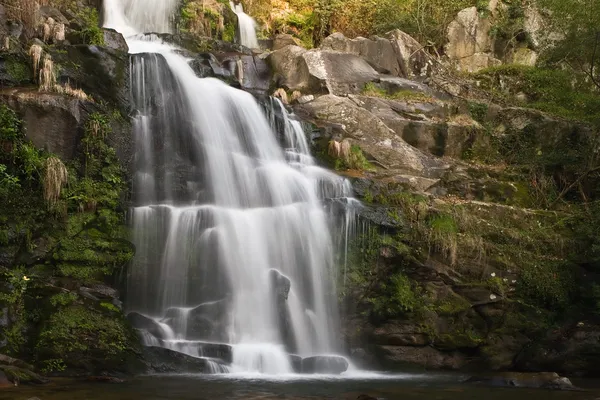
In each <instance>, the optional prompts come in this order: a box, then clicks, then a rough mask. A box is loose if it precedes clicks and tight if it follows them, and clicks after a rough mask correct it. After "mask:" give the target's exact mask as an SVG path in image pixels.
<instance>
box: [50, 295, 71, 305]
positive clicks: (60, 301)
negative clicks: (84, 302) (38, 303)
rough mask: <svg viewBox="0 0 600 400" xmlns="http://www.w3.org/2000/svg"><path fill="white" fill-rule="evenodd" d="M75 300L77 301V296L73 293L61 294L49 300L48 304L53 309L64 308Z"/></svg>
mask: <svg viewBox="0 0 600 400" xmlns="http://www.w3.org/2000/svg"><path fill="white" fill-rule="evenodd" d="M75 300H77V294H75V293H73V292H61V293H59V294H55V295H54V296H52V297H51V298H50V304H52V305H53V306H54V307H64V306H68V305H70V304H71V303H73V302H74V301H75Z"/></svg>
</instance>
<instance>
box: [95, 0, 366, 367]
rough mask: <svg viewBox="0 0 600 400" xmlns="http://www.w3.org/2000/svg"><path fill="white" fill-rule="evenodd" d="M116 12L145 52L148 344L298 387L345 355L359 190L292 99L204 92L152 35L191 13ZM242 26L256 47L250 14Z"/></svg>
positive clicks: (138, 205) (144, 303)
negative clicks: (291, 107) (294, 380)
mask: <svg viewBox="0 0 600 400" xmlns="http://www.w3.org/2000/svg"><path fill="white" fill-rule="evenodd" d="M104 6H105V16H106V21H105V26H107V27H111V28H114V29H116V30H118V31H120V32H122V33H123V34H124V36H126V40H127V42H128V45H129V48H130V53H132V55H131V97H132V101H133V105H134V108H135V116H134V118H133V124H134V132H135V145H136V159H135V167H134V169H135V171H134V173H135V174H134V186H133V192H134V199H135V206H134V207H133V209H132V211H131V215H132V217H131V219H132V224H133V230H134V243H135V245H136V249H137V253H136V257H135V260H134V262H133V265H132V266H131V269H130V272H129V276H128V287H127V299H126V309H127V312H130V313H135V315H136V316H138V317H139V320H142V321H146V320H144V318H145V317H148V320H147V321H146V322H145V323H146V324H147V328H146V329H142V334H143V337H144V340H145V344H146V345H154V346H163V347H167V348H171V349H173V350H177V351H180V352H183V353H187V354H189V355H193V356H196V357H207V358H210V359H211V360H212V361H214V371H213V372H237V373H264V374H291V373H293V372H294V371H295V368H294V360H298V359H300V358H302V357H305V358H306V357H309V356H315V355H332V354H341V353H342V344H341V343H340V342H341V340H340V334H339V332H340V329H339V316H338V311H337V301H338V300H337V289H336V280H337V274H338V271H337V265H338V262H337V256H338V253H337V251H338V250H339V249H340V248H342V249H343V248H344V242H345V241H347V239H348V231H349V225H350V224H349V223H348V221H351V220H352V219H353V211H352V210H353V207H352V205H354V204H357V202H356V201H355V200H353V199H352V198H351V193H352V190H351V186H350V184H349V182H347V181H346V180H345V179H343V178H341V177H339V176H337V175H335V174H333V173H331V172H329V171H327V170H325V169H322V168H320V167H318V166H317V165H316V163H315V162H314V160H313V158H312V156H311V155H310V152H309V143H308V141H307V136H306V134H305V132H304V131H303V130H302V126H301V124H300V123H299V122H298V121H295V120H294V119H293V117H292V116H290V115H288V113H287V111H286V110H285V108H284V107H283V105H282V104H281V103H280V102H279V101H278V100H275V99H270V100H268V101H267V102H265V103H264V104H262V105H261V104H259V103H258V102H257V101H256V99H255V98H254V97H253V96H252V95H251V94H249V93H246V92H243V91H240V90H237V89H234V88H231V87H229V86H228V85H226V84H224V83H222V82H221V81H219V80H216V79H212V78H207V79H200V78H198V77H197V76H196V75H195V73H194V71H193V70H192V68H191V67H190V66H189V64H188V60H187V59H185V58H184V57H182V56H181V55H179V54H178V53H177V52H176V49H175V48H174V47H173V46H171V45H169V44H166V43H163V42H162V41H161V40H160V39H158V38H157V37H156V36H155V35H145V34H144V33H143V32H158V33H160V32H169V31H170V29H171V22H170V21H171V16H172V15H173V14H174V12H175V9H176V7H177V1H175V0H143V1H142V0H126V1H123V2H120V1H118V0H105V1H104ZM232 6H233V5H232ZM236 13H237V14H238V17H240V29H241V31H242V35H241V36H242V41H244V40H245V39H244V37H245V35H246V34H245V33H244V32H245V30H247V27H246V28H244V27H243V26H242V25H243V24H244V22H243V21H244V17H243V16H246V15H245V14H243V11H242V10H240V9H238V10H236ZM246 17H248V16H246ZM248 18H250V17H248ZM253 23H254V22H253V21H252V24H253ZM252 30H253V35H254V41H256V35H255V33H254V26H253V25H252ZM243 44H245V45H247V46H249V47H257V46H258V45H257V43H256V46H254V44H253V43H249V42H246V43H243ZM334 227H336V228H335V229H334ZM333 232H335V235H334V234H333ZM340 244H341V245H340ZM228 348H230V349H231V353H232V354H231V357H230V358H231V359H230V360H226V361H223V358H227V357H224V356H223V354H225V353H227V350H226V349H228ZM215 354H217V356H215ZM290 354H294V355H296V356H291V355H290ZM212 361H211V362H212Z"/></svg>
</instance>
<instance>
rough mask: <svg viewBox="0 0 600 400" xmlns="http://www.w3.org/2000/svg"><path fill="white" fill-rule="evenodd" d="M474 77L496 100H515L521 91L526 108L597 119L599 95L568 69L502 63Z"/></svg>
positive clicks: (564, 115)
mask: <svg viewBox="0 0 600 400" xmlns="http://www.w3.org/2000/svg"><path fill="white" fill-rule="evenodd" d="M475 77H476V78H477V79H478V80H479V81H480V82H481V87H482V88H483V89H485V90H488V91H489V94H490V96H491V97H492V99H493V100H495V101H499V102H510V103H517V102H516V101H515V100H514V96H515V95H516V94H518V93H524V94H525V95H526V97H527V99H528V101H527V103H526V104H525V105H524V106H526V107H529V108H534V109H537V110H541V111H545V112H548V113H550V114H554V115H557V116H560V117H564V118H568V119H574V120H579V121H590V122H600V97H599V96H598V95H597V94H596V93H595V92H594V91H592V90H590V89H589V86H587V85H578V84H577V83H574V80H573V78H574V77H573V74H572V73H570V72H569V71H566V70H558V69H543V68H536V67H527V66H522V65H502V66H498V67H491V68H488V69H484V70H482V71H479V72H477V73H476V74H475ZM501 82H502V83H501ZM500 87H505V88H506V89H504V90H500V89H499V88H500ZM518 104H519V105H520V106H523V104H521V103H518Z"/></svg>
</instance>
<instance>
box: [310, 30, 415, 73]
mask: <svg viewBox="0 0 600 400" xmlns="http://www.w3.org/2000/svg"><path fill="white" fill-rule="evenodd" d="M321 48H322V49H324V50H334V51H339V52H342V53H350V54H354V55H357V56H360V57H362V58H364V59H365V60H366V61H367V62H368V63H369V64H371V66H372V67H373V68H375V69H376V70H377V71H379V72H381V73H383V74H392V75H396V76H404V71H403V68H402V66H401V65H400V63H399V62H398V61H399V60H398V57H397V56H396V52H395V51H394V47H393V46H392V43H391V42H390V41H389V40H388V39H385V38H381V37H377V36H375V37H373V38H372V39H367V38H364V37H358V38H356V39H349V38H347V37H345V36H344V35H343V34H342V33H334V34H333V35H331V36H329V37H327V38H325V39H324V40H323V42H322V43H321Z"/></svg>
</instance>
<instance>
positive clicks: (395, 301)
mask: <svg viewBox="0 0 600 400" xmlns="http://www.w3.org/2000/svg"><path fill="white" fill-rule="evenodd" d="M416 290H417V288H416V286H415V284H414V282H412V281H411V280H410V279H409V278H408V277H407V276H406V275H404V274H402V273H397V274H395V275H393V276H392V277H391V279H389V281H384V282H381V284H380V294H379V295H377V296H373V297H369V298H368V299H367V301H368V302H370V303H371V305H372V309H371V316H372V317H374V318H376V319H387V318H390V317H397V316H399V315H406V314H409V313H411V312H413V311H415V310H416V309H417V308H418V307H420V306H421V305H422V304H421V301H420V299H419V295H418V294H417V292H416Z"/></svg>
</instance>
